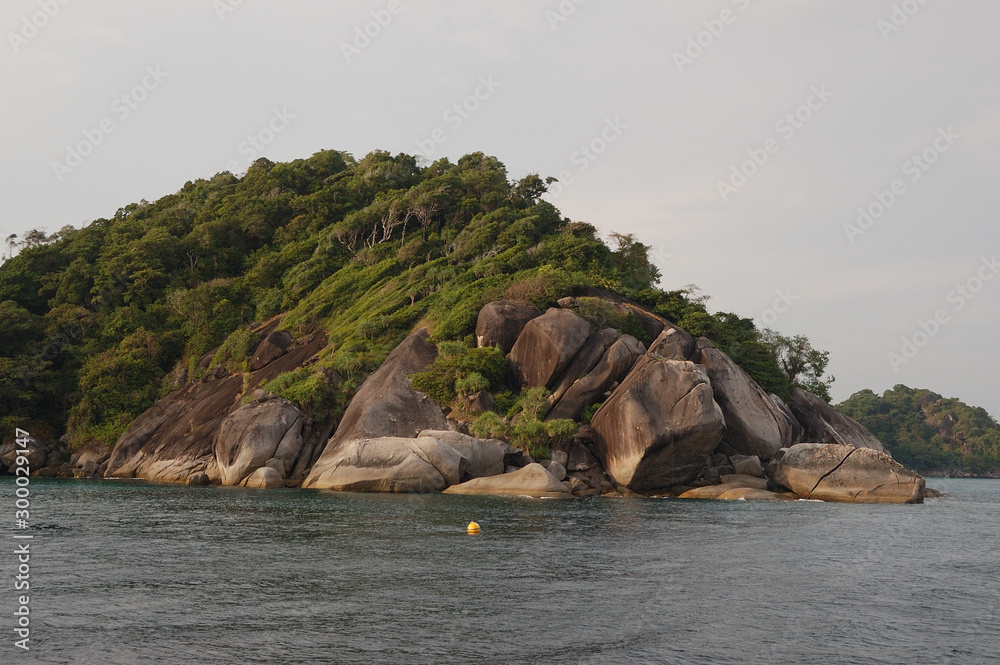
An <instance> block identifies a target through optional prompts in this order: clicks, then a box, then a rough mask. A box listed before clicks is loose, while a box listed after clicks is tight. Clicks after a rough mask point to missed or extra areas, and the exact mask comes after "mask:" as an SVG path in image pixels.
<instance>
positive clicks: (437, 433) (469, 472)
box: [419, 430, 517, 481]
mask: <svg viewBox="0 0 1000 665" xmlns="http://www.w3.org/2000/svg"><path fill="white" fill-rule="evenodd" d="M419 438H432V439H437V440H438V441H440V442H441V443H443V444H445V445H447V446H450V447H452V448H454V449H455V450H456V451H458V454H460V455H461V456H462V457H464V458H465V459H466V460H468V467H467V468H466V469H465V472H464V473H463V474H462V478H461V479H462V480H463V481H465V480H471V479H472V478H485V477H489V476H498V475H500V474H501V473H503V471H504V458H505V457H506V456H507V455H511V454H513V453H515V452H516V451H517V449H516V448H513V447H511V446H509V445H508V444H506V443H504V442H503V441H500V440H498V439H477V438H476V437H474V436H469V435H468V434H462V433H461V432H452V431H450V430H424V431H422V432H421V433H420V435H419Z"/></svg>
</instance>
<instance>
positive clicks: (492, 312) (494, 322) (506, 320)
mask: <svg viewBox="0 0 1000 665" xmlns="http://www.w3.org/2000/svg"><path fill="white" fill-rule="evenodd" d="M541 315H542V311H541V310H540V309H538V308H537V307H535V306H534V305H531V304H528V303H520V302H511V301H509V300H498V301H496V302H491V303H486V305H484V306H483V308H482V309H481V310H479V318H478V319H477V320H476V346H478V347H479V348H483V347H487V346H499V347H500V349H501V350H502V351H503V352H504V353H510V350H511V349H512V348H514V342H516V341H517V338H518V336H520V334H521V331H522V330H524V326H526V325H527V324H528V321H531V320H532V319H534V318H537V317H539V316H541Z"/></svg>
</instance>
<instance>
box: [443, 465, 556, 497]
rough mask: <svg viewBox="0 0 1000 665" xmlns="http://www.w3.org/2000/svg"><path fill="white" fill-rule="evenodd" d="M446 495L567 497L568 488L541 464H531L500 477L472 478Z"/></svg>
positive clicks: (455, 486) (451, 489) (449, 489)
mask: <svg viewBox="0 0 1000 665" xmlns="http://www.w3.org/2000/svg"><path fill="white" fill-rule="evenodd" d="M445 493H446V494H487V495H489V494H495V495H507V496H530V497H569V496H572V494H571V493H570V491H569V488H568V487H566V485H564V484H563V483H561V482H559V481H558V480H556V479H555V477H554V476H553V475H552V474H551V473H549V472H548V471H546V470H545V467H543V466H542V465H541V464H537V463H533V464H529V465H527V466H525V467H522V468H520V469H518V470H517V471H514V472H513V473H505V474H503V475H502V476H491V477H489V478H474V479H473V480H470V481H468V482H465V483H462V484H461V485H453V486H452V487H449V488H448V489H446V490H445Z"/></svg>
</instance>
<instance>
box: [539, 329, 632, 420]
mask: <svg viewBox="0 0 1000 665" xmlns="http://www.w3.org/2000/svg"><path fill="white" fill-rule="evenodd" d="M617 339H618V331H617V330H615V329H614V328H605V329H604V330H598V331H597V332H595V333H594V334H593V335H591V336H590V337H588V338H587V341H586V342H584V343H583V346H582V347H581V348H580V350H579V351H577V352H576V355H575V356H573V359H572V360H571V361H570V362H569V365H567V366H566V369H564V370H563V372H562V375H561V376H560V377H559V379H558V380H557V381H556V382H555V384H554V385H553V386H552V396H551V397H550V398H549V403H550V404H555V403H556V402H558V401H559V400H560V399H561V398H562V396H563V395H565V394H566V391H567V390H569V388H570V386H572V385H573V384H574V383H575V382H576V380H577V379H580V378H582V377H584V376H586V375H587V374H588V373H589V372H590V371H591V370H592V369H594V367H595V366H597V363H599V362H600V360H601V358H603V357H604V354H605V353H606V352H607V350H608V348H609V347H610V346H611V345H612V344H614V343H615V340H617Z"/></svg>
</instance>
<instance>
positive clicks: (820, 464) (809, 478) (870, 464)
mask: <svg viewBox="0 0 1000 665" xmlns="http://www.w3.org/2000/svg"><path fill="white" fill-rule="evenodd" d="M773 479H774V481H775V482H776V483H778V484H779V485H782V486H783V487H787V488H788V489H790V490H791V491H793V492H795V493H796V494H798V495H799V496H800V497H802V498H803V499H820V500H822V501H838V502H845V503H920V502H922V501H923V499H924V487H925V483H924V479H923V478H922V477H921V476H918V475H917V474H916V473H914V472H912V471H910V470H908V469H906V468H904V467H903V466H902V465H901V464H899V463H898V462H896V461H895V460H894V459H892V457H890V456H889V455H887V454H886V453H883V452H879V451H876V450H871V449H870V448H855V447H853V446H845V445H840V444H834V443H800V444H798V445H795V446H792V447H791V448H790V449H789V450H788V451H787V452H786V453H785V454H784V455H783V456H782V458H781V459H780V460H779V461H778V463H777V466H776V468H775V471H774V478H773Z"/></svg>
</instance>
